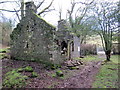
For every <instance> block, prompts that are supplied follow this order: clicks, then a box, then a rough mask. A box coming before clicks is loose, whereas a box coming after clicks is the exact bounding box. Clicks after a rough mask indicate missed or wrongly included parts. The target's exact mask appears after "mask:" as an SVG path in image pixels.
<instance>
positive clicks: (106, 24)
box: [96, 2, 118, 61]
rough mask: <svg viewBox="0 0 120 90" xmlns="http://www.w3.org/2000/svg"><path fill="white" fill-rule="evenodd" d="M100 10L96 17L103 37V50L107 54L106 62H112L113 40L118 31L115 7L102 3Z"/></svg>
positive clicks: (98, 9)
mask: <svg viewBox="0 0 120 90" xmlns="http://www.w3.org/2000/svg"><path fill="white" fill-rule="evenodd" d="M100 6H101V7H100V8H97V10H96V16H97V18H96V19H97V21H98V24H99V25H98V28H99V29H100V30H98V31H97V32H98V34H99V35H100V36H101V39H102V45H103V49H104V51H105V54H106V60H107V61H110V56H111V50H112V40H113V39H112V38H113V35H114V32H115V31H116V29H117V28H118V27H117V24H116V21H115V16H116V15H115V14H114V11H115V8H116V7H115V6H114V4H112V3H107V2H105V3H101V4H100Z"/></svg>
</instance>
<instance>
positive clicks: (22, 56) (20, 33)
mask: <svg viewBox="0 0 120 90" xmlns="http://www.w3.org/2000/svg"><path fill="white" fill-rule="evenodd" d="M36 11H37V9H36V6H35V5H34V2H27V3H26V14H25V17H24V18H22V19H21V21H20V23H19V24H17V27H16V28H15V29H14V31H13V32H12V34H11V57H12V58H14V59H18V60H42V61H47V62H49V61H50V60H54V59H53V57H54V56H53V55H52V51H53V49H54V47H53V40H54V38H53V36H54V31H55V27H54V26H52V25H50V24H48V23H47V22H46V21H45V20H43V19H42V18H41V17H40V16H38V15H37V14H36ZM56 51H57V50H56ZM57 53H59V52H57ZM58 55H59V54H58ZM59 57H60V56H59ZM50 62H51V61H50Z"/></svg>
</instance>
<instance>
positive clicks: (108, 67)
mask: <svg viewBox="0 0 120 90" xmlns="http://www.w3.org/2000/svg"><path fill="white" fill-rule="evenodd" d="M118 65H119V64H118V55H112V56H111V61H110V62H107V63H105V64H104V65H102V66H101V69H100V72H99V73H98V74H97V76H96V81H95V82H94V83H93V88H118Z"/></svg>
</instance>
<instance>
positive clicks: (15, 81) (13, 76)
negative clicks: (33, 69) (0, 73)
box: [3, 70, 28, 88]
mask: <svg viewBox="0 0 120 90" xmlns="http://www.w3.org/2000/svg"><path fill="white" fill-rule="evenodd" d="M27 78H28V77H27V76H23V75H21V74H20V73H18V72H17V71H16V70H12V71H9V72H7V73H6V74H5V79H4V80H3V86H4V87H9V88H11V87H14V88H16V87H19V88H20V87H23V86H25V85H26V79H27Z"/></svg>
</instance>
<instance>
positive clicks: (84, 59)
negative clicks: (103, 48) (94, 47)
mask: <svg viewBox="0 0 120 90" xmlns="http://www.w3.org/2000/svg"><path fill="white" fill-rule="evenodd" d="M82 60H83V61H85V62H89V61H100V60H102V59H101V58H99V57H98V56H97V55H88V56H85V57H84V58H82Z"/></svg>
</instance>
